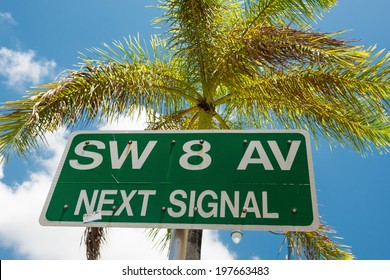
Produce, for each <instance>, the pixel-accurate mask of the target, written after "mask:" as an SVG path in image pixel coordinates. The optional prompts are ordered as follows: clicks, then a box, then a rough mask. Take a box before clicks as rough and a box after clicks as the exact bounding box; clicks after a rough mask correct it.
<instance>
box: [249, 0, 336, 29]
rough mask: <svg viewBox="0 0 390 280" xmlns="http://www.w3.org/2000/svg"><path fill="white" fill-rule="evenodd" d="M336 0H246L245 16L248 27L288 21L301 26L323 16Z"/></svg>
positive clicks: (305, 25)
mask: <svg viewBox="0 0 390 280" xmlns="http://www.w3.org/2000/svg"><path fill="white" fill-rule="evenodd" d="M336 2H337V1H336V0H299V1H290V0H257V1H250V0H246V1H245V18H246V19H247V22H248V27H249V28H251V27H253V26H255V25H258V24H261V25H268V26H277V25H285V24H286V23H289V24H293V25H295V26H297V27H299V28H302V27H307V26H310V25H311V24H313V23H315V22H316V21H317V20H318V19H320V18H322V12H323V11H328V10H329V9H330V8H331V7H332V6H334V5H335V4H336Z"/></svg>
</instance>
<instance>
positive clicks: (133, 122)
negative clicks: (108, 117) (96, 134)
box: [98, 110, 147, 130]
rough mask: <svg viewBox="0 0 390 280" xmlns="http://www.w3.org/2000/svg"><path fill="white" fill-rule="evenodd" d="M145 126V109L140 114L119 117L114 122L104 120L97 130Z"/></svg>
mask: <svg viewBox="0 0 390 280" xmlns="http://www.w3.org/2000/svg"><path fill="white" fill-rule="evenodd" d="M146 126H147V115H146V112H145V110H141V112H140V114H139V115H138V113H134V114H133V115H131V116H126V117H121V118H119V119H117V120H116V121H115V122H111V123H107V122H104V123H102V124H101V125H99V127H98V129H99V130H144V129H145V128H146Z"/></svg>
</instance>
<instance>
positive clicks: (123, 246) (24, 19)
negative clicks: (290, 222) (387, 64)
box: [0, 0, 390, 259]
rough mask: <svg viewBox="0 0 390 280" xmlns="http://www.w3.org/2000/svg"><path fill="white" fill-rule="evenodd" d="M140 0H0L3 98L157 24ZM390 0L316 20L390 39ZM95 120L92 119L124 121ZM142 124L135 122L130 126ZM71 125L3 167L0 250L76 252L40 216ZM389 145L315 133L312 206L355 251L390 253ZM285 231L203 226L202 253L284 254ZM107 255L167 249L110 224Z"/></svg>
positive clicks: (380, 42)
mask: <svg viewBox="0 0 390 280" xmlns="http://www.w3.org/2000/svg"><path fill="white" fill-rule="evenodd" d="M156 2H157V1H141V0H112V1H103V0H94V1H92V0H83V1H76V0H69V1H61V2H60V1H50V0H35V1H29V0H20V1H15V0H3V1H2V2H1V4H0V102H4V101H7V100H14V99H19V98H21V97H22V96H23V95H24V91H25V90H26V89H27V88H28V87H29V86H32V85H37V84H41V83H44V82H50V81H51V80H53V79H54V78H55V77H56V76H57V75H58V74H60V73H61V72H62V71H64V70H65V69H68V68H73V66H74V65H75V64H77V63H78V62H79V60H78V57H79V53H78V52H84V53H85V52H86V49H89V48H93V47H100V46H102V44H103V43H110V42H112V41H114V40H122V39H123V38H124V37H127V36H129V35H130V36H137V34H140V37H141V38H145V40H146V41H147V40H148V39H149V36H150V34H154V33H158V32H159V29H156V28H155V27H153V26H152V25H151V24H150V22H151V20H152V19H153V18H154V17H155V16H156V15H158V14H159V13H160V11H159V10H157V9H155V8H145V6H149V5H154V4H156ZM389 10H390V1H387V0H371V1H365V0H354V1H347V0H340V1H338V5H337V6H336V7H334V8H333V9H332V10H331V11H330V12H329V13H327V14H325V15H324V18H323V20H322V21H321V22H319V24H318V25H316V26H315V29H316V30H317V29H318V30H319V31H323V32H332V31H338V30H350V31H349V32H347V33H345V34H343V37H345V38H348V39H356V40H358V41H357V42H356V44H359V45H365V46H366V47H368V46H370V45H375V44H376V45H377V47H378V49H384V48H385V49H389V48H390V36H389V31H388V26H390V17H389V16H388V11H389ZM130 122H131V120H129V119H127V120H124V121H123V122H122V124H102V125H101V126H100V127H97V129H108V128H110V129H111V128H121V127H123V123H126V124H127V128H128V126H129V123H130ZM135 127H142V126H139V125H138V126H137V124H132V125H131V128H135ZM68 135H69V133H68V132H67V131H65V130H60V131H59V132H57V133H55V134H50V135H48V141H49V147H43V148H42V150H41V153H40V154H32V155H31V156H30V157H29V158H28V159H27V160H25V159H20V158H14V157H13V158H11V159H10V161H9V164H8V165H6V166H2V168H1V170H0V171H1V172H0V259H83V258H84V251H83V250H84V248H83V247H82V246H80V238H81V235H82V229H80V228H60V227H57V228H48V227H42V226H40V225H39V224H38V217H39V214H40V211H41V209H42V206H43V203H44V200H45V198H46V195H47V192H48V189H49V186H50V184H51V181H52V179H53V175H54V173H55V169H56V166H57V164H58V161H59V158H60V157H61V154H62V151H63V148H64V146H65V143H66V139H67V137H68ZM389 163H390V161H389V155H379V154H378V153H376V152H374V153H373V154H372V155H369V156H367V157H365V158H363V157H362V156H360V155H359V154H357V153H355V152H353V151H351V150H349V149H343V148H341V147H339V146H336V147H334V146H333V147H332V148H330V147H329V145H328V143H326V142H325V141H320V143H319V145H318V149H317V150H316V149H314V147H313V165H314V172H315V181H316V188H317V199H318V204H319V213H320V215H321V217H322V220H324V221H326V222H327V223H328V224H329V225H331V226H332V227H333V228H334V229H335V230H336V231H337V234H336V235H338V236H341V237H343V238H344V239H343V240H341V242H342V243H344V244H346V245H349V246H351V247H352V251H353V253H354V254H355V255H356V257H357V258H358V259H389V257H388V252H389V250H390V243H389V242H388V233H389V232H390V219H389V218H388V215H389V213H390V203H389V199H390V183H389ZM282 242H283V238H282V237H281V236H277V235H274V234H271V233H269V232H258V231H255V232H252V231H245V232H244V238H243V240H242V242H241V243H240V244H239V245H234V244H233V243H232V242H231V241H230V231H207V232H206V233H205V237H204V247H203V253H204V255H203V258H205V259H225V258H226V259H231V258H235V259H284V257H285V250H284V249H283V250H282V252H281V253H279V249H280V246H281V245H282ZM102 257H103V258H106V259H137V258H140V259H148V258H151V259H164V258H166V252H163V253H162V254H160V253H159V251H158V250H156V249H154V248H153V247H152V244H151V242H150V240H148V239H147V238H146V235H145V234H144V232H143V230H140V229H111V230H110V233H109V240H108V243H107V245H105V246H104V249H103V255H102Z"/></svg>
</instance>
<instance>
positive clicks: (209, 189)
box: [40, 130, 319, 231]
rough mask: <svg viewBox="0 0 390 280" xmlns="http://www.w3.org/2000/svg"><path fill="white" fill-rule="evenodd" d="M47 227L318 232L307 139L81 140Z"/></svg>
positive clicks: (126, 134) (67, 158) (56, 186)
mask: <svg viewBox="0 0 390 280" xmlns="http://www.w3.org/2000/svg"><path fill="white" fill-rule="evenodd" d="M40 223H41V224H42V225H49V226H51V225H53V226H99V227H111V226H112V227H162V228H188V229H196V228H197V229H207V228H208V229H253V230H289V231H312V230H315V229H317V228H318V225H319V221H318V212H317V201H316V193H315V185H314V175H313V167H312V161H311V149H310V138H309V134H308V133H307V132H306V131H303V130H261V131H259V130H200V131H199V130H197V131H81V132H75V133H73V134H72V135H71V137H70V139H69V141H68V143H67V146H66V149H65V152H64V155H63V157H62V159H61V162H60V164H59V167H58V170H57V173H56V176H55V178H54V181H53V184H52V186H51V189H50V191H49V194H48V197H47V199H46V203H45V205H44V207H43V210H42V214H41V217H40Z"/></svg>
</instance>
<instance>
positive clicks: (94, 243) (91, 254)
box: [82, 227, 107, 260]
mask: <svg viewBox="0 0 390 280" xmlns="http://www.w3.org/2000/svg"><path fill="white" fill-rule="evenodd" d="M106 234H107V229H106V228H101V227H86V228H85V231H84V234H83V238H82V239H83V241H84V244H85V246H86V257H87V259H88V260H97V259H99V258H100V252H101V247H102V245H103V244H104V243H105V242H106Z"/></svg>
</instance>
